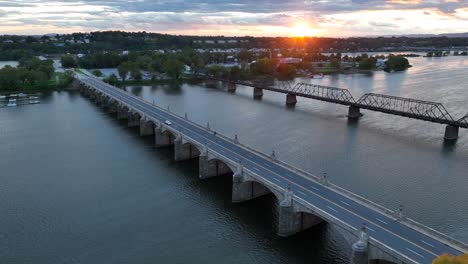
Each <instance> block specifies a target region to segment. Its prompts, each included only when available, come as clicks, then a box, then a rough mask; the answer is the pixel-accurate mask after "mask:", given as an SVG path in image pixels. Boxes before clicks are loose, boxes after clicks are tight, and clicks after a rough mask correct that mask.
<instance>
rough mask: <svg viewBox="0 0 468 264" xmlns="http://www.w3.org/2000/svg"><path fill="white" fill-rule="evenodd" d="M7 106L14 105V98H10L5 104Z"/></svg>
mask: <svg viewBox="0 0 468 264" xmlns="http://www.w3.org/2000/svg"><path fill="white" fill-rule="evenodd" d="M7 106H8V107H11V106H16V99H10V100H9V101H8V104H7Z"/></svg>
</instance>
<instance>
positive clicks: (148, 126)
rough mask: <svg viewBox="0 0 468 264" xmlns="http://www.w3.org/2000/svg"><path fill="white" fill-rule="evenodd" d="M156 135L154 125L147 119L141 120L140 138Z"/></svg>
mask: <svg viewBox="0 0 468 264" xmlns="http://www.w3.org/2000/svg"><path fill="white" fill-rule="evenodd" d="M152 135H154V123H153V122H152V121H150V120H147V119H146V118H145V117H142V118H140V136H152Z"/></svg>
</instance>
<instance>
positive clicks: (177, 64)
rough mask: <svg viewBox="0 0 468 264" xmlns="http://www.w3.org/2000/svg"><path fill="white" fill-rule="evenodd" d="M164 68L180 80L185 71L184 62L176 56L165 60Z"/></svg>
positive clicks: (175, 78) (168, 74) (168, 73)
mask: <svg viewBox="0 0 468 264" xmlns="http://www.w3.org/2000/svg"><path fill="white" fill-rule="evenodd" d="M163 69H164V72H165V73H166V74H167V76H169V77H171V78H172V79H174V80H178V79H179V78H180V76H181V75H182V72H183V71H184V63H182V62H181V61H180V60H178V59H176V58H174V57H170V58H168V59H167V60H166V61H165V62H164V64H163Z"/></svg>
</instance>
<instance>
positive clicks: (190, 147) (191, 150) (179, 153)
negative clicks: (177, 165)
mask: <svg viewBox="0 0 468 264" xmlns="http://www.w3.org/2000/svg"><path fill="white" fill-rule="evenodd" d="M201 153H202V149H201V148H200V147H199V146H197V144H193V143H191V142H189V141H185V140H184V139H183V137H181V136H180V135H179V137H178V138H176V140H175V142H174V159H175V160H176V161H181V160H189V159H194V158H197V157H199V156H200V154H201Z"/></svg>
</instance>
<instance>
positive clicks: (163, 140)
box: [154, 128, 174, 148]
mask: <svg viewBox="0 0 468 264" xmlns="http://www.w3.org/2000/svg"><path fill="white" fill-rule="evenodd" d="M154 144H155V146H156V148H162V147H167V146H171V145H173V144H174V139H173V138H172V136H171V135H169V134H167V133H163V132H162V130H161V129H159V128H155V129H154Z"/></svg>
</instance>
